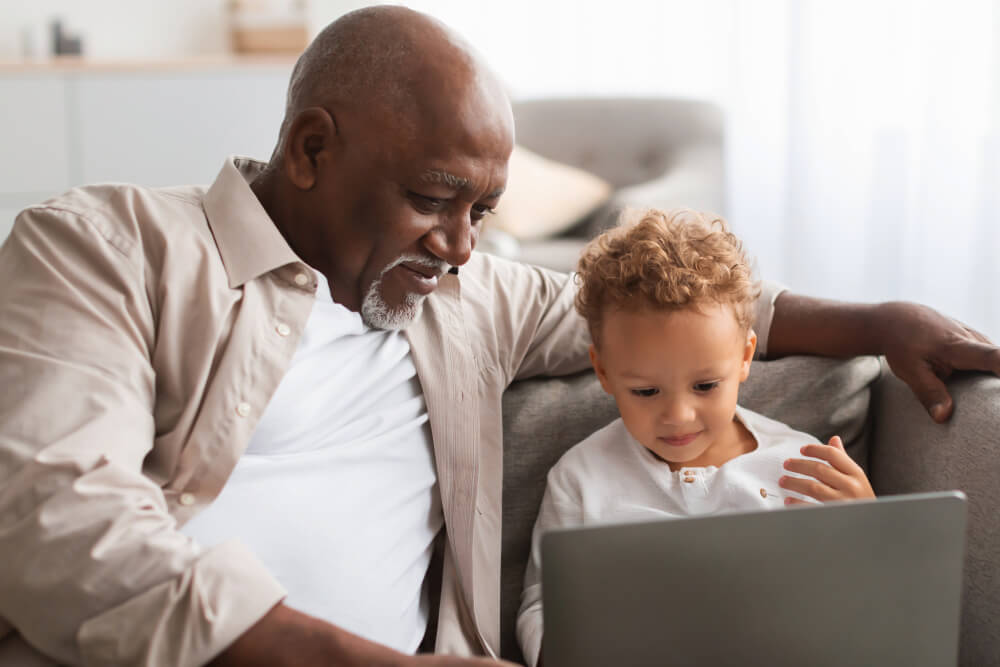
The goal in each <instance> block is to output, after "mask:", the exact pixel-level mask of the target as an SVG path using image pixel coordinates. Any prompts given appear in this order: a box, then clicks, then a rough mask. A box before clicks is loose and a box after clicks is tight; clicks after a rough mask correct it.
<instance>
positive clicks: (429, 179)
mask: <svg viewBox="0 0 1000 667" xmlns="http://www.w3.org/2000/svg"><path fill="white" fill-rule="evenodd" d="M420 180H422V181H424V182H425V183H435V184H438V183H443V184H444V185H447V186H448V187H449V188H451V189H453V190H464V189H466V188H471V187H472V181H471V180H469V179H468V178H464V177H462V176H456V175H455V174H452V173H451V172H447V171H444V170H442V169H428V170H427V171H425V172H424V173H423V174H421V175H420ZM503 193H504V188H497V189H496V190H494V191H493V192H491V193H489V194H488V195H486V199H495V198H497V197H499V196H500V195H502V194H503Z"/></svg>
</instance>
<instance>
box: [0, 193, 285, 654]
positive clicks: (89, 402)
mask: <svg viewBox="0 0 1000 667" xmlns="http://www.w3.org/2000/svg"><path fill="white" fill-rule="evenodd" d="M137 246H138V242H137V241H136V240H134V239H130V238H129V236H128V234H124V233H123V232H122V230H120V229H116V228H115V227H113V226H112V225H111V224H110V223H109V222H108V221H107V220H102V219H100V218H98V217H93V216H91V215H90V214H88V213H86V212H83V211H73V210H68V209H63V208H59V207H53V206H45V207H36V208H32V209H28V210H27V211H25V212H23V213H22V214H21V215H20V216H19V217H18V220H17V221H16V223H15V226H14V229H13V231H12V233H11V236H10V237H9V238H8V240H7V242H6V243H5V244H4V245H3V246H2V248H0V313H2V317H0V387H2V388H3V389H2V391H0V554H3V566H2V567H0V621H5V622H0V632H3V630H4V629H5V630H6V632H7V633H9V632H11V627H10V626H13V630H14V631H16V632H18V633H20V635H21V637H22V638H23V639H24V640H25V641H26V642H27V643H29V644H30V645H32V646H34V647H35V648H36V649H38V650H39V651H41V652H42V653H44V654H46V655H47V656H49V657H51V658H53V659H55V660H57V661H58V662H60V663H65V664H85V665H115V664H130V665H152V664H156V665H167V664H169V665H188V664H201V663H204V662H207V661H208V660H210V659H211V658H213V657H214V656H215V655H217V654H218V653H219V652H221V651H222V650H223V649H224V648H225V647H226V646H228V645H229V644H230V643H232V641H234V640H235V639H236V638H237V637H238V636H239V635H241V634H242V633H243V632H245V631H246V630H247V629H248V628H249V627H250V626H251V625H253V624H254V623H255V622H256V621H257V620H259V619H260V618H261V617H262V616H263V615H264V614H265V613H267V611H268V610H269V609H270V608H271V607H273V606H274V605H275V604H276V603H278V602H279V601H280V600H281V599H282V597H283V596H284V594H285V593H284V590H283V589H282V588H281V586H280V585H279V584H278V583H277V582H276V581H275V580H274V579H273V578H272V577H271V575H270V574H268V572H267V571H266V570H265V568H264V567H263V565H261V564H260V563H259V562H258V561H257V560H256V558H255V557H254V556H253V555H252V554H251V553H249V551H248V550H247V549H246V548H245V547H243V546H241V545H240V544H238V543H224V544H221V545H219V546H217V547H215V548H212V549H209V550H202V549H201V548H200V547H199V546H198V545H197V544H196V543H194V542H193V541H192V540H191V539H190V538H188V537H187V536H185V535H183V534H182V533H180V532H179V531H178V530H177V527H176V524H175V521H174V519H173V517H172V516H171V515H170V513H169V511H168V506H167V502H166V499H165V497H164V495H163V492H162V490H161V488H160V487H159V485H158V484H157V483H156V482H155V481H154V480H151V479H149V478H148V477H146V476H145V475H144V474H143V460H144V458H145V457H146V455H147V454H148V453H149V452H150V450H151V449H152V447H153V442H154V438H155V437H156V435H157V432H156V431H157V427H156V424H155V423H154V419H153V408H154V404H155V393H156V392H155V382H156V376H155V372H154V370H153V367H152V363H151V355H152V351H153V350H154V348H155V346H156V334H155V318H154V316H153V312H152V307H151V305H150V300H149V298H148V297H147V294H146V288H145V283H144V270H145V262H144V261H143V256H142V250H141V248H139V247H137ZM4 626H7V627H6V628H5V627H4Z"/></svg>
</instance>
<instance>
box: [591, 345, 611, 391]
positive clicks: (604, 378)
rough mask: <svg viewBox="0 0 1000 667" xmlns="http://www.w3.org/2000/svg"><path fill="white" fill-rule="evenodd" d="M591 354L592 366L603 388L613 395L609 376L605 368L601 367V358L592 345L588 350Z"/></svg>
mask: <svg viewBox="0 0 1000 667" xmlns="http://www.w3.org/2000/svg"><path fill="white" fill-rule="evenodd" d="M588 351H589V352H590V364H591V366H593V367H594V373H596V374H597V379H598V380H600V381H601V388H602V389H604V391H605V393H608V394H610V393H612V392H611V386H610V384H609V383H608V374H607V372H606V371H605V370H604V366H602V365H601V357H600V356H598V354H597V348H596V347H594V345H593V343H591V345H590V348H589V350H588Z"/></svg>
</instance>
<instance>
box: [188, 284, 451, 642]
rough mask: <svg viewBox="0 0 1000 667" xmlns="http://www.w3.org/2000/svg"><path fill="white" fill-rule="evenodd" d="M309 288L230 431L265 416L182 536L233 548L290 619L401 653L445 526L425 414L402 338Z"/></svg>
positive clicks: (416, 626)
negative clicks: (266, 575) (279, 369)
mask: <svg viewBox="0 0 1000 667" xmlns="http://www.w3.org/2000/svg"><path fill="white" fill-rule="evenodd" d="M292 280H293V281H294V282H295V284H297V285H299V286H305V285H307V284H312V282H313V277H312V276H311V275H307V274H305V273H297V274H295V275H294V276H293V278H292ZM316 280H317V281H318V285H317V289H316V302H315V304H314V305H313V310H312V313H311V314H310V316H309V319H308V321H307V322H306V325H305V329H304V330H303V332H302V337H301V339H300V340H299V343H298V347H297V348H296V350H295V355H294V357H293V358H292V363H291V365H290V367H289V369H288V371H287V373H286V375H285V376H284V378H283V379H282V380H281V383H280V384H279V385H278V388H277V390H276V391H275V394H274V396H273V397H272V398H271V401H270V403H268V404H267V406H266V407H265V406H251V405H250V403H247V402H246V401H239V402H237V403H236V404H235V406H234V410H235V413H236V415H237V417H236V418H244V417H247V416H249V415H251V414H252V413H255V412H257V411H260V410H263V414H262V415H261V417H260V421H259V422H258V423H257V426H256V428H255V429H254V431H253V434H252V436H251V438H250V442H249V444H248V445H247V449H246V451H245V453H244V454H243V456H242V457H241V458H240V460H239V461H238V462H237V464H236V468H235V469H234V470H233V472H232V475H231V476H230V477H229V479H228V480H227V482H226V485H225V486H224V487H223V489H222V492H221V493H220V494H219V496H218V497H217V498H216V499H215V500H214V501H213V502H212V503H211V504H210V505H208V506H207V507H206V508H205V509H204V510H203V511H201V512H200V513H199V514H197V515H195V516H194V518H192V519H191V521H189V522H188V523H187V524H185V525H184V526H183V527H182V528H181V530H182V532H184V533H186V534H187V535H189V536H190V537H193V538H194V539H195V540H196V541H197V542H198V543H199V544H201V545H202V546H206V547H208V546H212V545H215V544H219V543H222V542H224V541H226V540H228V539H234V538H235V539H238V540H239V541H241V542H243V543H244V544H246V545H247V546H249V547H250V548H251V549H252V550H253V551H254V553H255V554H256V555H257V557H258V558H259V559H260V560H261V561H262V562H263V563H264V564H265V565H266V566H267V568H268V570H269V571H270V572H271V573H272V574H273V575H274V576H275V577H276V578H277V579H278V581H280V582H281V584H282V585H283V586H284V587H285V588H286V589H287V590H288V597H287V598H286V600H285V603H286V604H288V605H289V606H291V607H293V608H295V609H298V610H300V611H304V612H306V613H308V614H311V615H313V616H317V617H319V618H322V619H324V620H327V621H329V622H331V623H334V624H335V625H338V626H340V627H343V628H345V629H347V630H349V631H351V632H354V633H356V634H359V635H361V636H363V637H366V638H368V639H371V640H374V641H377V642H380V643H383V644H386V645H388V646H392V647H393V648H396V649H398V650H400V651H405V652H411V653H412V652H413V651H415V650H416V649H417V647H418V645H419V643H420V640H421V638H422V637H423V635H424V632H425V630H426V628H427V622H428V618H429V604H428V598H427V592H426V590H425V587H424V585H423V583H424V577H425V574H426V573H427V568H428V565H429V564H430V558H431V553H432V550H433V543H434V539H435V537H436V536H437V533H438V531H439V530H440V529H441V526H442V525H443V523H444V517H443V513H442V509H441V498H440V494H439V491H438V485H437V473H436V471H435V467H434V454H433V449H432V445H431V434H430V426H429V424H428V416H427V406H426V404H425V401H424V397H423V391H422V389H421V387H420V382H419V380H418V379H417V375H416V369H415V367H414V365H413V360H412V357H411V354H410V344H409V342H408V340H407V338H406V336H405V335H404V334H403V333H402V332H399V331H378V330H373V329H369V328H368V327H366V326H365V325H364V323H363V322H362V321H361V317H360V315H358V313H355V312H352V311H350V310H348V309H347V308H345V307H344V306H342V305H340V304H338V303H335V302H334V301H333V299H332V298H331V297H330V291H329V285H328V283H327V282H326V279H325V278H324V277H323V275H322V274H319V273H318V272H317V274H316ZM273 327H274V328H273V331H274V334H275V340H280V339H283V338H286V337H287V336H289V335H290V334H291V333H292V329H291V327H290V326H289V324H288V323H286V322H275V323H273ZM196 500H197V499H196V498H195V496H194V495H193V494H191V493H183V494H181V495H180V497H179V498H178V501H179V502H180V504H182V505H193V504H194V503H195V502H196Z"/></svg>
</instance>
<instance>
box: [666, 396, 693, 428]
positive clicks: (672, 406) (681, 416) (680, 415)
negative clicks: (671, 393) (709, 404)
mask: <svg viewBox="0 0 1000 667" xmlns="http://www.w3.org/2000/svg"><path fill="white" fill-rule="evenodd" d="M660 421H662V422H663V423H664V424H689V423H691V422H692V421H694V408H693V407H692V406H691V404H690V403H688V402H687V401H685V400H683V399H677V398H668V399H666V400H665V401H664V402H663V408H662V410H661V412H660Z"/></svg>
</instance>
